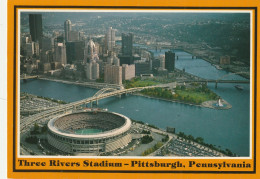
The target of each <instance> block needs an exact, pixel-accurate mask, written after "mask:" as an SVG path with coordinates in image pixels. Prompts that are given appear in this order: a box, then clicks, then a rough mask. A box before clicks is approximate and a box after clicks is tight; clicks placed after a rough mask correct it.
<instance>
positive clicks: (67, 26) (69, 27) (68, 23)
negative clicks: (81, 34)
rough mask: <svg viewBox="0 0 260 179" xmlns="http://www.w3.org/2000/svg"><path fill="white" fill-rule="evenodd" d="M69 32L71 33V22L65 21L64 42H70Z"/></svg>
mask: <svg viewBox="0 0 260 179" xmlns="http://www.w3.org/2000/svg"><path fill="white" fill-rule="evenodd" d="M70 31H71V21H70V20H66V21H65V22H64V36H65V41H66V42H68V41H69V40H70Z"/></svg>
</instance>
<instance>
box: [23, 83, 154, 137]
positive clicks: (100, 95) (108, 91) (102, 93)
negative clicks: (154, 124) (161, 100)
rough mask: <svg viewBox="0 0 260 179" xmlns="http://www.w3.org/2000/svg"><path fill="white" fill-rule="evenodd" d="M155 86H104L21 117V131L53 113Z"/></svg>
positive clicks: (63, 111)
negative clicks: (68, 101)
mask: <svg viewBox="0 0 260 179" xmlns="http://www.w3.org/2000/svg"><path fill="white" fill-rule="evenodd" d="M154 87H158V86H147V87H136V88H130V89H119V90H118V89H115V88H103V89H101V90H99V91H98V92H97V93H96V94H95V95H94V96H92V97H90V98H86V99H82V100H79V101H76V102H72V103H69V104H64V105H60V106H55V107H51V108H48V110H46V111H43V112H40V113H38V114H35V115H31V116H29V117H25V118H22V119H20V120H21V121H20V131H21V132H24V131H26V129H28V126H29V125H32V124H34V123H35V122H36V121H38V120H40V119H46V118H49V117H50V116H53V115H59V114H63V113H66V112H67V111H69V110H72V109H76V107H78V106H81V105H86V104H88V103H92V102H94V101H96V102H97V101H98V100H101V99H104V98H108V97H112V96H117V95H121V94H125V93H133V92H136V91H141V90H143V89H148V88H154ZM39 110H40V109H39Z"/></svg>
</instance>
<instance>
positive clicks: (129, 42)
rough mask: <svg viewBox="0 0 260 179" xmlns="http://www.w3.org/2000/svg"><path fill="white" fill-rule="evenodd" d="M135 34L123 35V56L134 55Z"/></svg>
mask: <svg viewBox="0 0 260 179" xmlns="http://www.w3.org/2000/svg"><path fill="white" fill-rule="evenodd" d="M133 36H134V35H133V34H132V33H128V34H125V33H122V55H123V56H132V54H133Z"/></svg>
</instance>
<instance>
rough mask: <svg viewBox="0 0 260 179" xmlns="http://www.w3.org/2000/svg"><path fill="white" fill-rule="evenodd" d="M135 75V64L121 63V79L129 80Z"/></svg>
mask: <svg viewBox="0 0 260 179" xmlns="http://www.w3.org/2000/svg"><path fill="white" fill-rule="evenodd" d="M134 77H135V64H133V65H127V64H123V65H122V79H123V80H131V79H132V78H134Z"/></svg>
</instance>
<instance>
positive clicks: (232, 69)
mask: <svg viewBox="0 0 260 179" xmlns="http://www.w3.org/2000/svg"><path fill="white" fill-rule="evenodd" d="M182 50H183V51H184V52H187V53H189V54H191V55H192V56H196V57H199V58H200V59H202V60H204V61H207V62H209V63H210V64H211V65H214V66H220V67H221V68H222V70H225V71H227V72H230V73H237V75H239V76H241V77H243V78H246V79H248V80H250V72H249V71H248V73H246V72H245V73H241V72H243V69H242V68H244V67H240V66H234V65H228V66H223V65H220V64H219V63H218V62H217V61H216V60H213V59H210V58H209V57H205V56H203V57H202V56H200V55H199V54H197V53H196V52H195V51H194V50H188V49H182ZM248 68H249V67H248Z"/></svg>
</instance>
